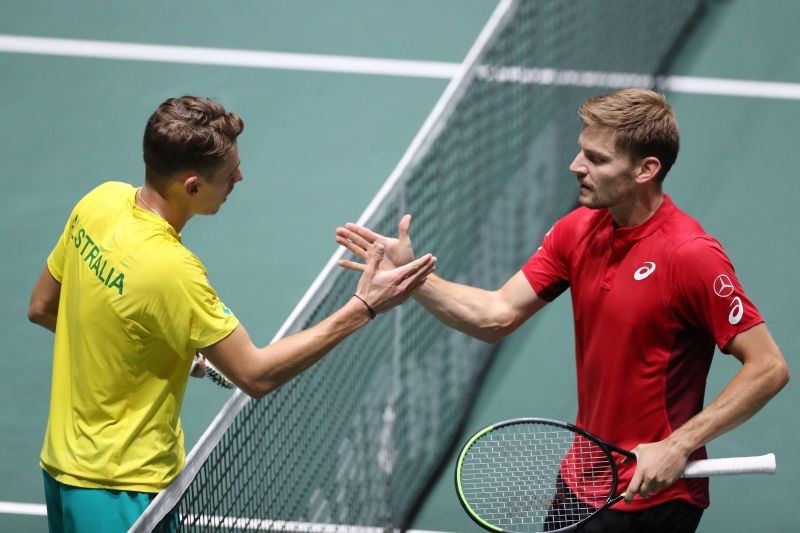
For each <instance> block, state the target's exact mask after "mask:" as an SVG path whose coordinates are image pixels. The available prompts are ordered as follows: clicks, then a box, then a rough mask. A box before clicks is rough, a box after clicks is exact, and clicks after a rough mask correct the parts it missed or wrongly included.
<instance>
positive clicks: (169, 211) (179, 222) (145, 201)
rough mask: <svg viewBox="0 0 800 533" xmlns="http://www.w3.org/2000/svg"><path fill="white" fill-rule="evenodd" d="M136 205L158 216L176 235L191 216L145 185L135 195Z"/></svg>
mask: <svg viewBox="0 0 800 533" xmlns="http://www.w3.org/2000/svg"><path fill="white" fill-rule="evenodd" d="M136 205H138V206H139V207H141V208H142V209H146V210H147V211H150V212H151V213H155V214H156V215H158V216H160V217H161V218H163V219H164V220H166V221H167V222H168V223H169V225H170V226H172V227H173V228H175V231H177V232H178V233H180V232H181V230H182V229H183V227H184V226H185V225H186V223H187V222H188V221H189V219H190V218H191V214H189V213H188V212H187V211H186V210H184V209H181V207H180V206H179V205H176V204H175V203H174V202H171V201H170V200H169V198H167V197H165V196H163V195H162V194H161V193H159V192H158V191H157V190H156V189H153V188H152V187H149V186H148V185H147V183H145V184H144V186H143V187H142V188H141V189H139V191H138V193H137V194H136Z"/></svg>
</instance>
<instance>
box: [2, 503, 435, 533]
mask: <svg viewBox="0 0 800 533" xmlns="http://www.w3.org/2000/svg"><path fill="white" fill-rule="evenodd" d="M0 513H6V514H18V515H20V514H21V515H34V516H47V506H46V505H42V504H37V503H14V502H0ZM190 519H191V521H192V522H193V523H195V524H196V525H201V526H217V527H218V526H220V525H222V526H224V527H226V528H230V529H250V530H253V529H257V530H259V529H260V530H268V529H269V530H272V529H278V530H280V531H297V532H300V531H302V532H305V533H386V531H387V530H386V529H384V528H378V527H369V526H348V525H341V524H321V523H311V522H288V521H284V520H260V519H252V518H239V517H221V516H203V515H201V516H192V517H190ZM406 531H407V533H446V532H443V531H428V530H423V529H409V530H406Z"/></svg>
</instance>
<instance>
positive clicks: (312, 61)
mask: <svg viewBox="0 0 800 533" xmlns="http://www.w3.org/2000/svg"><path fill="white" fill-rule="evenodd" d="M0 52H12V53H18V54H39V55H53V56H70V57H92V58H102V59H122V60H132V61H157V62H164V63H190V64H195V65H221V66H230V67H250V68H273V69H286V70H307V71H314V72H344V73H348V74H373V75H382V76H410V77H418V78H444V79H450V78H451V77H453V75H455V73H456V72H457V71H458V67H459V66H460V65H459V64H458V63H443V62H435V61H407V60H402V59H377V58H369V57H353V56H337V55H316V54H292V53H284V52H263V51H257V50H236V49H226V48H202V47H195V46H163V45H154V44H137V43H119V42H110V41H84V40H78V39H50V38H44V37H25V36H19V35H0Z"/></svg>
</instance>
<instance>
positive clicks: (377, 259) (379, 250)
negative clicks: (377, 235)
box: [372, 244, 386, 270]
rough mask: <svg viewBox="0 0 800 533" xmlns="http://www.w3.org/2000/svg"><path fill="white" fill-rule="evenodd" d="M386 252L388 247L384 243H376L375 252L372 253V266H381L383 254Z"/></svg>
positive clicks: (375, 267)
mask: <svg viewBox="0 0 800 533" xmlns="http://www.w3.org/2000/svg"><path fill="white" fill-rule="evenodd" d="M385 253H386V249H385V248H384V247H383V245H382V244H376V245H375V253H373V254H372V267H373V268H374V269H375V270H378V268H379V267H380V266H381V261H383V255H384V254H385Z"/></svg>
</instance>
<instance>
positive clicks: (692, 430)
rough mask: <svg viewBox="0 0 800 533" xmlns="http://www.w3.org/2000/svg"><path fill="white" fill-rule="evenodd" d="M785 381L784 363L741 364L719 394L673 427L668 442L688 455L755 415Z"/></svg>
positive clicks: (786, 376)
mask: <svg viewBox="0 0 800 533" xmlns="http://www.w3.org/2000/svg"><path fill="white" fill-rule="evenodd" d="M787 380H788V373H787V371H786V367H785V365H782V364H766V363H751V364H745V365H743V366H742V368H741V369H740V370H739V372H738V373H737V374H736V376H734V378H733V380H732V381H731V382H730V383H729V384H728V386H727V387H725V389H724V390H723V391H722V393H721V394H720V395H719V397H717V398H716V399H715V400H714V401H713V402H712V403H711V404H710V405H708V406H707V407H706V408H705V409H703V410H702V411H701V412H699V413H698V414H697V415H695V416H694V417H692V418H691V419H689V421H687V422H686V423H685V424H684V425H683V426H681V427H680V428H678V429H677V430H675V431H674V432H673V433H672V435H670V436H669V437H668V439H667V441H668V442H669V443H670V444H671V445H674V446H676V447H677V448H678V449H680V450H681V451H682V452H683V453H684V454H685V455H687V456H688V454H690V453H691V452H693V451H694V450H696V449H697V448H699V447H700V446H703V445H704V444H706V443H708V442H710V441H711V440H713V439H715V438H717V437H719V436H720V435H722V434H724V433H726V432H728V431H730V430H731V429H733V428H735V427H737V426H738V425H740V424H741V423H743V422H744V421H746V420H747V419H749V418H750V417H752V416H753V415H754V414H756V413H757V412H758V411H759V410H760V409H761V408H762V407H763V406H764V405H765V404H766V403H767V402H768V401H769V400H770V399H771V398H772V397H773V396H775V395H776V394H777V393H778V392H779V391H780V390H781V388H783V386H784V385H785V384H786V382H787Z"/></svg>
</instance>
